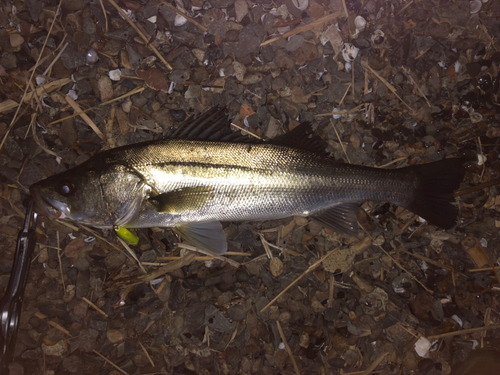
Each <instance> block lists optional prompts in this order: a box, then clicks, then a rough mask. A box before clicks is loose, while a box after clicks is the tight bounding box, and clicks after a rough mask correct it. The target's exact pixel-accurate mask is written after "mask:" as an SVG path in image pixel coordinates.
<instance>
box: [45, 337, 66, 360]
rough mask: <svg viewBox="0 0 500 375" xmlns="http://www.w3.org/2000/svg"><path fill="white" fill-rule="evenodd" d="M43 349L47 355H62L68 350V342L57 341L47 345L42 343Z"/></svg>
mask: <svg viewBox="0 0 500 375" xmlns="http://www.w3.org/2000/svg"><path fill="white" fill-rule="evenodd" d="M42 350H43V352H44V353H45V355H53V356H56V357H62V356H63V355H64V354H65V353H66V352H67V351H68V344H66V341H65V340H61V341H59V342H57V343H56V344H55V345H50V346H49V345H45V344H44V343H42Z"/></svg>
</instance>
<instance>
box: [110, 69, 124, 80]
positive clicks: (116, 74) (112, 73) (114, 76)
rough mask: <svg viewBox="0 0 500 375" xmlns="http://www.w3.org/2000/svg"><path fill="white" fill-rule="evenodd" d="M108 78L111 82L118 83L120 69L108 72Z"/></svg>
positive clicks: (120, 73)
mask: <svg viewBox="0 0 500 375" xmlns="http://www.w3.org/2000/svg"><path fill="white" fill-rule="evenodd" d="M109 78H111V80H112V81H119V80H120V79H121V78H122V72H121V71H120V69H115V70H110V71H109Z"/></svg>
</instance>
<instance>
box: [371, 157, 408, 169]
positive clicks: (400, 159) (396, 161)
mask: <svg viewBox="0 0 500 375" xmlns="http://www.w3.org/2000/svg"><path fill="white" fill-rule="evenodd" d="M406 159H408V158H407V157H405V156H403V157H400V158H397V159H394V160H392V161H390V162H389V163H386V164H382V165H376V166H375V168H386V167H388V166H389V165H392V164H394V163H399V162H400V161H403V160H406Z"/></svg>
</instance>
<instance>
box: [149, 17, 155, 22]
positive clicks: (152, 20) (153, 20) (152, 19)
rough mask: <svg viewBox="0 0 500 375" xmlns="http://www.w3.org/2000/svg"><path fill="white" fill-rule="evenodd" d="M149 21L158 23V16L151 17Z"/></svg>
mask: <svg viewBox="0 0 500 375" xmlns="http://www.w3.org/2000/svg"><path fill="white" fill-rule="evenodd" d="M148 21H149V22H151V23H156V16H151V17H149V18H148Z"/></svg>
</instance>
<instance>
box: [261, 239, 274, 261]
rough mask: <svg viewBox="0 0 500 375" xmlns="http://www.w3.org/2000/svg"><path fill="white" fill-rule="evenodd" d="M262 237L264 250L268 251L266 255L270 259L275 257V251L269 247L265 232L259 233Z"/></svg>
mask: <svg viewBox="0 0 500 375" xmlns="http://www.w3.org/2000/svg"><path fill="white" fill-rule="evenodd" d="M259 237H260V242H261V243H262V246H264V251H265V252H266V255H267V257H268V258H269V259H273V253H272V251H271V249H270V248H269V242H267V241H266V239H265V238H264V235H263V234H259Z"/></svg>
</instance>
